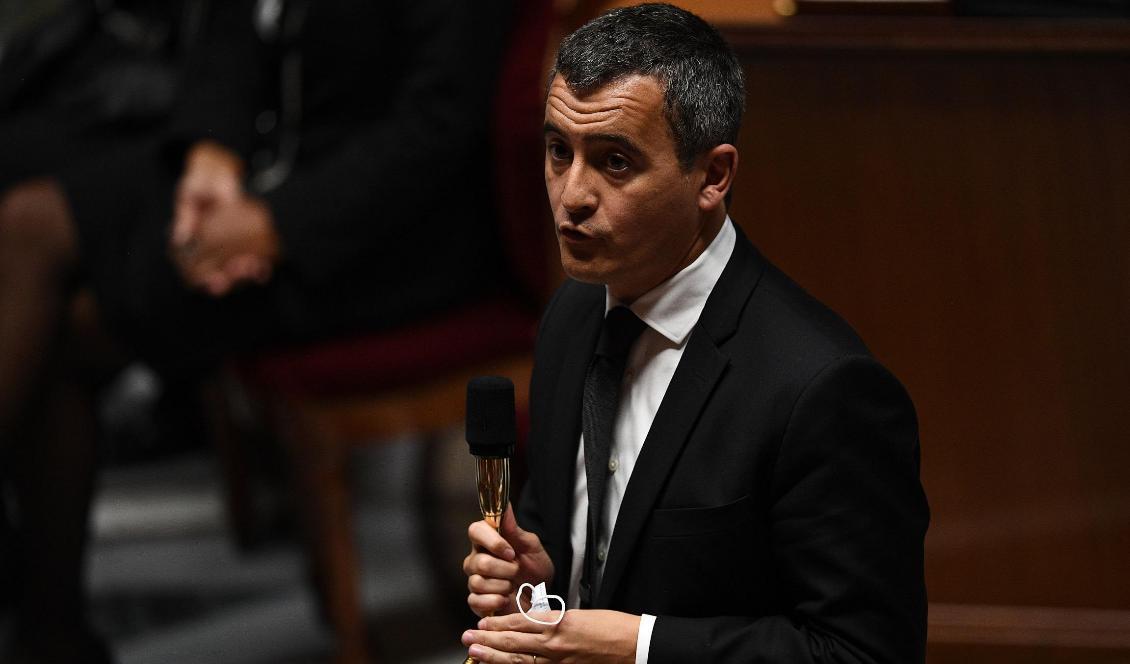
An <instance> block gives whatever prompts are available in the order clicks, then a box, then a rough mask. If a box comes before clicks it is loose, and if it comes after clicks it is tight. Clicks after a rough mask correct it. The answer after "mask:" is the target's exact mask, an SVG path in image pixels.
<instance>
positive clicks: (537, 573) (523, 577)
mask: <svg viewBox="0 0 1130 664" xmlns="http://www.w3.org/2000/svg"><path fill="white" fill-rule="evenodd" d="M467 536H468V537H469V538H470V540H471V553H470V554H469V555H468V556H467V557H466V558H464V559H463V572H464V573H465V574H466V575H467V589H468V590H469V591H470V595H468V597H467V604H468V606H470V607H471V610H472V611H474V612H475V615H477V616H480V617H482V616H485V615H488V614H490V613H495V614H504V613H513V612H514V611H517V610H518V607H517V605H516V604H515V603H514V596H515V593H516V592H517V591H518V588H519V587H521V585H522V584H523V583H532V584H534V585H537V584H538V583H540V582H542V581H549V580H551V579H552V578H553V561H552V560H550V559H549V554H548V553H546V551H545V547H543V546H542V544H541V540H540V539H538V536H537V535H535V534H533V533H530V532H526V531H525V530H522V529H521V528H519V527H518V521H517V520H516V519H515V518H514V510H513V509H512V508H511V507H510V506H507V507H506V513H505V514H503V515H502V523H501V525H500V527H499V529H498V530H497V531H496V530H495V529H494V528H491V527H490V525H489V524H487V522H486V521H476V522H475V523H472V524H471V527H470V528H468V529H467Z"/></svg>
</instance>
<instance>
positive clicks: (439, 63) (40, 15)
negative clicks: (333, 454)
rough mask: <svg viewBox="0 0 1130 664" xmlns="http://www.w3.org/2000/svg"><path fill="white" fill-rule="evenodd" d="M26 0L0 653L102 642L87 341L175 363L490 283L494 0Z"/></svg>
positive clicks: (0, 219) (6, 356)
mask: <svg viewBox="0 0 1130 664" xmlns="http://www.w3.org/2000/svg"><path fill="white" fill-rule="evenodd" d="M25 9H26V10H27V11H25V12H23V13H22V14H21V13H20V12H13V10H11V9H10V8H5V9H4V10H3V11H4V12H5V15H11V14H20V16H21V19H20V22H19V23H20V25H19V27H18V28H16V29H19V28H21V27H22V28H24V30H23V33H22V34H12V35H8V34H4V35H3V36H2V37H0V38H2V39H3V40H4V42H3V43H4V45H5V50H4V56H3V59H2V60H0V140H2V141H3V142H4V148H3V149H2V150H0V454H2V455H3V458H4V462H3V465H2V467H3V468H4V471H3V481H4V483H5V492H6V494H8V495H9V496H10V497H11V499H10V500H9V501H8V502H9V503H10V504H9V505H8V506H6V511H7V512H8V513H9V514H10V515H11V517H10V519H7V521H8V522H7V523H6V524H5V526H4V527H5V529H6V530H7V531H8V532H7V533H6V536H5V540H6V541H8V542H10V543H11V546H10V547H9V551H8V556H7V561H6V567H7V570H6V578H8V579H9V582H8V583H7V584H6V586H5V595H6V599H7V600H8V601H9V603H10V612H11V615H12V621H11V622H12V628H11V629H10V630H9V632H10V638H9V639H8V641H9V642H8V643H6V644H4V646H3V647H4V648H5V652H4V660H3V661H5V662H8V661H14V662H105V661H110V658H109V655H108V653H107V650H106V648H105V647H104V645H102V644H101V642H100V640H99V639H98V638H97V637H96V636H95V635H94V634H93V633H92V631H91V629H90V628H89V626H88V624H87V621H86V616H85V602H84V597H83V581H82V573H81V571H82V561H83V549H84V544H85V538H86V518H87V511H88V508H89V499H90V490H91V484H92V481H91V478H92V476H93V472H94V466H95V453H94V438H95V430H96V429H95V427H96V423H95V421H94V418H93V416H92V415H91V409H90V403H91V394H92V392H93V391H94V390H95V389H96V388H97V386H98V385H99V384H100V383H101V382H102V381H103V380H104V379H105V378H106V376H107V374H108V372H107V371H105V370H104V369H103V368H102V367H100V366H99V365H100V364H102V362H94V361H93V360H94V359H99V360H101V359H102V358H104V357H107V354H106V353H102V352H98V353H92V352H91V351H90V348H91V345H90V344H89V340H90V339H104V340H106V341H108V342H109V343H108V346H109V347H112V348H113V349H114V351H115V355H117V354H119V353H120V356H121V357H140V358H142V359H143V360H144V361H146V362H147V363H148V364H150V365H151V366H152V367H154V368H155V369H156V370H157V371H158V372H159V373H160V374H161V375H162V376H165V377H171V378H173V379H176V380H184V379H192V378H194V377H197V376H200V375H202V374H203V373H205V372H207V371H208V370H209V369H210V368H212V367H214V365H215V363H216V362H217V361H219V360H220V359H222V358H223V357H225V356H228V355H230V354H232V353H239V352H242V351H247V350H252V349H256V348H260V347H263V346H265V345H271V344H288V343H297V342H303V341H308V340H315V339H318V338H322V337H326V336H329V335H334V334H339V333H346V332H349V331H353V330H361V329H376V328H382V327H388V326H391V325H395V324H399V323H403V322H405V321H408V320H412V319H415V318H420V317H424V316H427V315H428V314H431V313H434V312H437V311H440V310H443V309H444V308H447V307H450V306H454V305H457V304H459V303H462V302H466V301H469V300H472V299H474V298H476V297H480V296H483V295H485V294H487V293H489V292H491V291H492V290H496V289H499V288H502V287H503V285H502V284H503V282H504V280H505V279H504V275H503V274H502V272H503V270H502V268H501V267H500V266H501V264H502V262H501V260H499V254H498V250H497V246H498V243H497V241H496V238H495V232H494V226H493V222H492V209H491V208H492V196H491V191H492V188H491V186H490V185H491V183H490V182H489V177H490V172H491V169H490V168H489V167H488V166H489V160H490V152H489V149H488V145H487V133H488V128H489V114H490V111H491V102H492V92H493V90H494V78H495V76H496V73H497V68H498V64H499V58H500V56H501V49H502V45H503V44H504V43H505V39H504V36H505V32H506V29H507V27H508V17H509V13H510V12H509V3H486V4H483V5H482V6H479V5H478V4H472V3H465V2H459V1H457V0H411V1H405V2H399V1H398V2H387V3H370V2H363V1H361V0H319V1H317V2H315V1H312V0H225V1H219V0H215V1H212V2H207V1H204V0H183V1H177V2H174V1H173V0H168V1H165V2H160V1H158V0H148V1H144V0H137V1H135V2H132V3H128V4H126V3H121V4H118V5H114V6H111V4H110V3H107V2H98V3H94V4H90V3H88V2H85V1H81V0H75V1H74V2H66V1H65V0H43V2H42V3H33V4H32V5H27V6H26V7H25ZM123 42H128V43H127V46H126V47H122V43H123ZM80 294H86V296H84V297H80Z"/></svg>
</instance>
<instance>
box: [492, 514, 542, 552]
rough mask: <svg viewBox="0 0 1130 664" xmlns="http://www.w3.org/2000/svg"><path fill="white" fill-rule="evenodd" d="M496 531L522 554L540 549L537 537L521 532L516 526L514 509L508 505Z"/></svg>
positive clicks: (539, 541)
mask: <svg viewBox="0 0 1130 664" xmlns="http://www.w3.org/2000/svg"><path fill="white" fill-rule="evenodd" d="M498 531H499V533H500V534H501V536H502V537H503V538H504V539H505V540H506V541H507V542H509V543H510V544H511V545H513V546H514V547H515V548H516V549H518V550H520V551H522V552H526V551H536V550H538V549H541V548H542V546H541V540H540V539H538V536H537V535H535V534H533V533H531V532H527V531H525V530H522V528H521V527H520V526H519V525H518V519H517V518H516V517H515V516H514V508H513V507H511V506H510V505H507V506H506V511H505V512H503V514H502V523H500V524H499V529H498Z"/></svg>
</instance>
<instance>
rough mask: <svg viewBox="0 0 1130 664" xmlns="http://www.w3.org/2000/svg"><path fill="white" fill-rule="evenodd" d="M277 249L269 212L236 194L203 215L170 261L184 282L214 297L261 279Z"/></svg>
mask: <svg viewBox="0 0 1130 664" xmlns="http://www.w3.org/2000/svg"><path fill="white" fill-rule="evenodd" d="M279 253H280V247H279V238H278V234H277V233H276V232H275V227H274V222H273V220H272V218H271V212H270V210H269V209H268V208H267V206H266V204H264V203H263V202H262V201H261V200H259V199H258V198H255V197H253V196H246V195H240V196H238V197H237V198H236V199H235V200H234V201H231V202H227V203H224V204H222V205H220V206H218V207H215V208H214V209H212V210H211V211H210V212H209V213H207V214H206V215H204V216H203V217H202V218H201V219H200V220H199V223H198V224H197V226H196V227H195V233H194V236H193V238H192V240H191V241H190V242H189V243H188V244H186V245H185V246H184V247H183V248H182V249H180V250H179V251H174V253H173V259H174V261H175V262H176V264H177V268H178V269H179V270H180V273H181V276H182V277H183V278H184V280H185V283H187V284H188V285H189V286H192V287H195V288H199V289H202V290H204V291H206V292H208V293H209V294H211V295H213V296H216V297H220V296H222V295H226V294H227V293H228V292H230V291H231V289H232V288H234V287H236V286H239V285H241V284H243V283H248V282H254V283H260V284H262V283H266V282H267V281H268V280H269V279H270V278H271V273H272V271H273V270H274V266H275V263H276V262H278V259H279Z"/></svg>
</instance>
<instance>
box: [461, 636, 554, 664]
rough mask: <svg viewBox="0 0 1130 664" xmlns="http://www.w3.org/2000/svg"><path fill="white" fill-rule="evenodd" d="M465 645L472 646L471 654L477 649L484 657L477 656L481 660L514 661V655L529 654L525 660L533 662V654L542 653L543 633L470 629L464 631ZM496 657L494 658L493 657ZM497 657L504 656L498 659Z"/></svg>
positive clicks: (473, 654) (463, 639)
mask: <svg viewBox="0 0 1130 664" xmlns="http://www.w3.org/2000/svg"><path fill="white" fill-rule="evenodd" d="M462 641H463V645H464V646H469V647H470V653H471V656H475V649H476V648H479V652H480V653H481V654H483V655H484V657H476V658H477V659H479V662H506V663H509V662H513V661H514V658H513V656H514V655H522V654H524V655H529V659H525V661H528V662H532V661H533V655H537V654H541V653H542V643H541V641H542V639H541V635H537V634H527V632H520V631H483V630H477V629H469V630H467V631H464V632H463V638H462ZM492 657H494V658H492ZM497 657H503V658H502V659H498V658H497Z"/></svg>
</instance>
